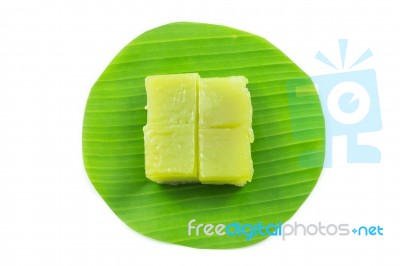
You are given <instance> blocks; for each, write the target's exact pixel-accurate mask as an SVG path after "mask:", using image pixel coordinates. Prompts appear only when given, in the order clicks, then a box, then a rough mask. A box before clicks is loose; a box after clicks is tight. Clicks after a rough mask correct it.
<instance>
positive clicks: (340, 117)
mask: <svg viewBox="0 0 400 266" xmlns="http://www.w3.org/2000/svg"><path fill="white" fill-rule="evenodd" d="M339 48H340V55H341V59H342V68H343V69H344V68H345V58H346V48H347V40H343V39H342V40H339ZM371 56H372V52H371V50H370V49H367V50H366V51H365V52H364V53H363V54H362V55H361V56H360V57H359V58H358V59H357V60H356V62H354V63H353V64H352V65H351V66H350V68H352V67H354V66H356V65H358V64H360V63H361V62H363V61H365V60H366V59H367V58H369V57H371ZM316 59H318V60H319V61H321V62H323V63H324V64H326V65H328V66H331V67H333V68H334V69H337V70H338V68H337V67H336V66H335V65H334V64H332V63H331V61H330V60H329V59H327V57H325V56H324V55H323V54H322V53H321V52H318V53H317V55H316ZM350 68H349V69H350ZM311 79H312V82H313V83H314V85H315V86H316V88H317V90H318V94H319V97H320V101H321V105H322V109H323V112H324V117H325V126H326V138H325V139H326V149H325V150H326V154H325V164H324V167H331V166H332V138H333V137H334V136H340V135H345V136H346V137H347V162H348V163H379V162H380V161H381V153H380V150H379V149H378V148H376V147H374V146H371V145H361V144H359V143H358V134H360V133H366V132H374V131H379V130H381V129H382V121H381V113H380V106H379V95H378V88H377V79H376V72H375V70H373V69H366V70H359V71H342V72H337V73H331V74H326V75H319V76H313V77H311ZM301 83H302V82H301V81H300V82H299V81H295V82H291V83H289V84H288V89H289V91H290V90H294V89H296V88H294V86H299V85H298V84H301ZM303 83H304V82H303ZM295 84H297V85H295ZM291 95H293V94H291ZM296 97H301V96H299V94H297V96H296ZM288 100H289V101H291V97H289V99H288ZM292 100H293V99H292ZM294 137H296V136H294Z"/></svg>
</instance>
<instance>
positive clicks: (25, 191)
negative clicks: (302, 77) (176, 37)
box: [0, 0, 400, 266]
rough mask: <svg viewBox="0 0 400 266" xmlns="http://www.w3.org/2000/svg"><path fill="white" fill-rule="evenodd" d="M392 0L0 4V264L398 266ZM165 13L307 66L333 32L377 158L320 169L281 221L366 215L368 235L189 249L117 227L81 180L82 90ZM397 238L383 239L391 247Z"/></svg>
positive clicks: (314, 64)
mask: <svg viewBox="0 0 400 266" xmlns="http://www.w3.org/2000/svg"><path fill="white" fill-rule="evenodd" d="M399 10H400V4H399V2H398V1H250V0H242V1H234V0H230V1H207V0H201V1H190V0H188V1H168V0H164V1H149V0H148V1H144V0H142V1H115V0H114V1H99V0H96V1H18V0H14V1H1V2H0V265H41V266H43V265H77V264H78V265H81V264H82V265H160V264H162V265H164V264H165V265H227V264H229V265H255V264H263V265H266V264H269V265H298V264H300V265H335V266H336V265H363V266H365V265H399V264H400V252H399V248H398V246H399V243H398V239H399V237H400V229H399V227H400V223H399V222H400V219H399V211H400V207H399V205H400V197H399V195H400V192H399V190H400V182H399V170H398V169H399V168H398V167H399V162H398V161H399V152H398V149H399V148H400V145H399V144H400V143H399V137H398V135H399V130H398V128H396V124H399V122H400V121H399V120H400V119H399V105H400V103H399V96H400V88H399V76H400V75H399V73H400V72H399V65H400V63H399V62H400V56H399V55H400V53H399V47H400V42H399V38H398V34H399V30H400V19H399V17H398V13H399ZM175 21H196V22H208V23H215V24H223V25H227V26H231V27H235V28H238V29H242V30H246V31H249V32H252V33H255V34H258V35H260V36H263V37H264V38H266V39H268V40H269V41H271V42H272V43H274V44H275V45H277V46H278V47H279V48H281V49H282V50H283V51H284V52H285V53H286V54H287V55H289V56H290V57H291V58H292V59H293V60H294V61H295V62H296V63H297V64H299V66H301V67H302V68H303V69H304V70H305V71H306V72H307V73H309V74H310V75H316V74H324V73H332V70H331V69H329V68H328V67H326V66H324V65H322V64H321V63H320V62H318V61H316V60H315V59H314V56H315V54H316V52H317V51H318V50H321V51H323V52H324V53H325V54H326V55H327V56H329V57H330V58H331V59H332V60H333V61H334V62H335V63H337V64H338V63H339V62H340V61H339V60H340V57H339V52H338V47H337V39H339V38H348V39H349V51H348V54H349V60H350V61H351V59H355V58H356V57H357V56H359V55H360V54H361V53H362V52H363V51H365V50H366V49H367V48H371V50H372V51H373V54H374V56H373V57H372V58H370V59H368V60H367V61H366V62H365V63H364V64H361V65H360V66H359V68H358V69H363V68H365V69H366V68H373V69H375V70H376V73H377V79H378V87H379V94H380V104H381V112H382V120H383V130H381V131H379V132H375V133H370V134H365V135H363V136H361V138H360V140H361V141H363V142H364V143H368V144H371V145H375V146H376V147H378V148H379V149H380V150H381V152H382V162H381V164H347V163H346V153H345V152H346V150H345V149H346V148H345V144H346V139H345V138H344V137H339V138H336V139H335V149H334V167H333V168H331V169H326V170H325V171H324V172H323V174H322V175H321V178H320V181H319V182H318V184H317V186H316V188H315V190H314V191H313V193H312V194H311V196H310V197H309V199H308V200H307V201H306V203H305V204H304V205H303V206H302V207H301V209H300V210H299V211H298V212H297V213H296V215H295V216H294V217H293V218H292V220H291V221H292V222H294V221H299V222H303V223H315V222H318V221H322V222H323V223H349V224H355V225H380V226H382V227H383V228H384V236H381V237H378V236H377V237H293V238H289V239H288V240H287V241H281V240H280V239H277V238H269V239H268V240H266V241H263V242H261V243H260V244H257V245H254V246H252V247H249V248H243V249H235V250H227V251H224V250H197V249H191V248H184V247H180V246H174V245H170V244H165V243H161V242H158V241H154V240H151V239H148V238H146V237H143V236H141V235H140V234H138V233H136V232H134V231H132V230H130V229H129V228H128V227H127V226H125V224H123V223H122V222H121V221H120V220H119V219H118V218H117V217H116V216H115V215H114V214H113V213H112V211H111V210H110V209H109V208H108V207H107V205H106V204H105V203H104V201H103V200H102V199H101V198H100V197H99V195H98V194H97V193H96V191H95V190H94V188H93V187H92V185H91V183H90V182H89V179H88V178H87V176H86V173H85V170H84V167H83V163H82V155H81V130H82V120H83V113H84V107H85V103H86V99H87V96H88V94H89V91H90V88H91V86H92V85H93V83H94V82H95V81H96V79H97V78H98V76H99V75H100V74H101V72H102V71H103V70H104V68H105V67H106V66H107V65H108V63H109V62H110V60H111V59H112V58H113V57H114V55H116V53H117V52H118V51H119V50H120V49H121V48H122V47H123V46H124V45H125V44H127V43H128V42H129V41H130V40H131V39H133V38H134V37H136V36H137V35H139V34H141V33H142V32H144V31H146V30H149V29H151V28H153V27H156V26H160V25H162V24H166V23H170V22H175ZM396 246H397V248H396Z"/></svg>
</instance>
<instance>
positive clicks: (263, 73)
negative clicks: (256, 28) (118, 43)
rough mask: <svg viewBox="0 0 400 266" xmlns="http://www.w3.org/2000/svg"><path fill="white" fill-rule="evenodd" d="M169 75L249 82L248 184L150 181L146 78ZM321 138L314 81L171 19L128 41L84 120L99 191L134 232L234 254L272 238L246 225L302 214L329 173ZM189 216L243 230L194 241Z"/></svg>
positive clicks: (273, 51) (261, 47)
mask: <svg viewBox="0 0 400 266" xmlns="http://www.w3.org/2000/svg"><path fill="white" fill-rule="evenodd" d="M172 73H199V74H200V75H201V76H202V77H225V76H235V75H243V76H246V77H247V78H248V80H249V84H248V89H249V91H250V93H251V99H252V105H253V109H254V113H253V129H254V135H255V142H254V143H253V144H252V145H251V146H252V147H251V149H252V158H253V162H254V176H253V181H252V182H251V183H248V184H247V185H245V186H244V187H242V188H241V187H235V186H230V185H223V186H218V185H202V184H187V185H176V186H173V185H160V184H156V183H154V182H151V181H150V180H148V179H147V178H146V177H145V169H144V140H143V130H142V128H143V126H144V125H145V124H146V111H145V109H144V107H145V105H146V91H145V87H144V79H145V77H146V76H149V75H156V74H172ZM324 138H325V126H324V118H323V113H322V109H321V105H320V101H319V98H318V95H317V92H316V90H315V87H314V85H313V83H312V81H311V79H310V78H309V77H308V76H307V75H306V74H305V73H304V72H303V71H302V70H301V69H300V68H299V67H298V66H297V65H296V64H295V63H293V62H292V61H291V60H290V59H289V58H288V57H287V56H286V55H285V54H284V53H282V52H281V51H280V50H279V49H277V48H276V47H275V46H273V45H272V44H270V43H269V42H268V41H266V40H265V39H263V38H261V37H259V36H256V35H253V34H250V33H247V32H243V31H240V30H236V29H232V28H228V27H225V26H218V25H210V24H200V23H172V24H168V25H164V26H161V27H158V28H156V29H152V30H150V31H147V32H145V33H143V34H142V35H140V36H139V37H137V38H136V39H134V40H133V41H132V42H130V43H129V44H128V45H127V46H126V47H125V48H123V49H122V50H121V51H120V53H119V54H118V55H117V56H116V57H115V58H114V59H113V60H112V62H111V63H110V64H109V66H108V67H107V68H106V70H105V71H104V72H103V74H102V75H101V76H100V78H99V79H98V80H97V81H96V83H95V84H94V86H93V88H92V90H91V92H90V96H89V98H88V101H87V106H86V111H85V117H84V123H83V158H84V164H85V167H86V171H87V174H88V176H89V178H90V180H91V182H92V184H93V185H94V187H95V188H96V190H97V192H98V193H99V194H100V195H101V197H102V198H103V199H104V201H105V202H106V203H107V204H108V206H109V207H110V208H111V210H112V211H113V212H114V213H115V214H116V215H117V216H118V217H119V218H120V219H121V220H122V221H123V222H124V223H126V224H127V225H128V226H129V227H130V228H132V229H133V230H135V231H137V232H139V233H141V234H143V235H145V236H148V237H151V238H154V239H158V240H161V241H164V242H169V243H174V244H178V245H183V246H189V247H195V248H209V249H229V248H238V247H244V246H249V245H253V244H255V243H257V242H260V241H262V240H264V239H266V238H267V237H268V234H266V235H261V234H259V233H258V234H255V232H254V231H253V233H252V232H251V230H250V228H251V227H250V226H249V225H256V224H258V223H260V224H261V225H267V224H279V223H284V222H285V221H287V220H288V219H289V218H291V217H292V216H293V215H294V213H295V212H296V211H297V210H298V209H299V208H300V206H301V205H302V203H303V202H304V201H305V200H306V198H307V197H308V195H309V194H310V193H311V191H312V189H313V188H314V186H315V184H316V182H317V180H318V177H319V175H320V172H321V170H322V167H323V161H324V147H325V146H324ZM192 219H195V221H194V222H193V223H192V225H193V226H197V225H199V224H213V225H214V226H216V225H217V224H224V225H226V226H227V225H229V224H236V222H237V224H239V225H246V226H245V230H244V231H243V232H242V233H240V230H239V229H238V230H237V232H236V234H235V235H232V232H233V233H235V228H233V229H232V227H231V228H230V231H231V234H225V235H222V236H220V235H218V234H216V233H215V232H214V234H212V235H211V236H209V235H207V234H205V233H204V231H203V229H204V228H203V227H199V231H198V232H199V233H198V235H197V234H196V230H195V229H192V230H191V232H190V235H189V230H188V223H189V221H191V220H192ZM237 224H236V225H237ZM272 231H273V230H272ZM277 232H278V231H277ZM275 237H276V236H275ZM271 238H272V237H271Z"/></svg>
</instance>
